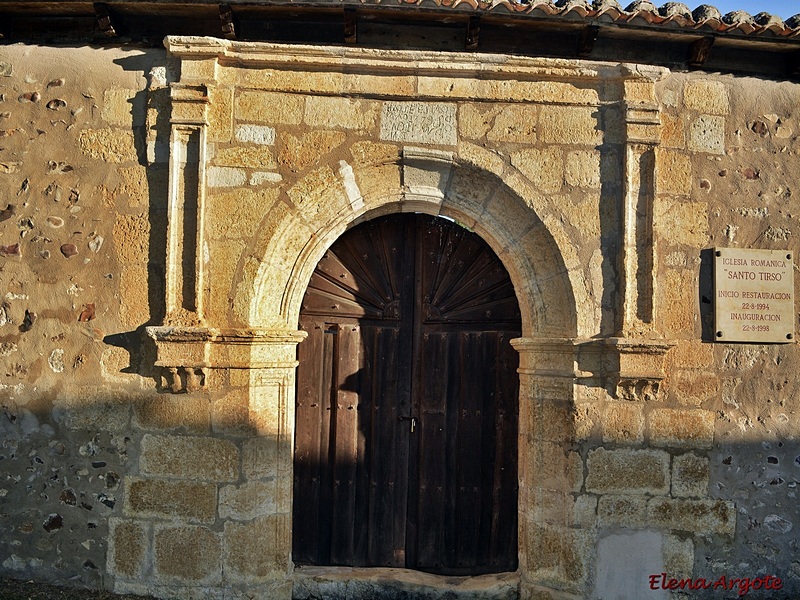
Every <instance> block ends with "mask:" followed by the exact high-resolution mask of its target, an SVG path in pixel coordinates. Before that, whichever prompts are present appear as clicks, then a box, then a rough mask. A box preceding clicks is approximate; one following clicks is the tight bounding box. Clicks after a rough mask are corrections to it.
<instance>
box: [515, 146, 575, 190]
mask: <svg viewBox="0 0 800 600" xmlns="http://www.w3.org/2000/svg"><path fill="white" fill-rule="evenodd" d="M511 164H512V165H513V166H514V167H516V168H517V169H519V171H520V173H522V174H523V175H525V176H526V177H527V178H528V179H529V180H530V182H531V183H532V184H533V185H534V186H536V187H537V188H538V189H539V191H541V192H543V193H546V194H554V193H556V192H558V191H559V190H560V189H561V186H562V185H563V184H564V174H563V160H562V156H561V151H560V150H559V149H557V148H548V149H529V150H520V151H519V152H514V153H512V154H511Z"/></svg>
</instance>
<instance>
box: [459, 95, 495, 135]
mask: <svg viewBox="0 0 800 600" xmlns="http://www.w3.org/2000/svg"><path fill="white" fill-rule="evenodd" d="M498 112H500V107H499V106H497V105H483V104H481V105H475V104H468V103H464V104H460V105H459V107H458V132H459V135H460V136H461V137H463V138H467V139H472V140H474V139H480V138H482V137H483V136H485V135H486V134H487V132H488V131H489V130H490V129H491V128H492V121H493V120H494V118H495V116H496V115H497V113H498Z"/></svg>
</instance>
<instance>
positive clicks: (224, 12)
mask: <svg viewBox="0 0 800 600" xmlns="http://www.w3.org/2000/svg"><path fill="white" fill-rule="evenodd" d="M219 20H220V21H222V37H224V38H225V39H227V40H235V39H236V32H237V31H238V29H239V28H238V26H237V25H238V23H237V19H236V15H235V14H234V12H233V8H232V7H231V5H230V4H220V5H219Z"/></svg>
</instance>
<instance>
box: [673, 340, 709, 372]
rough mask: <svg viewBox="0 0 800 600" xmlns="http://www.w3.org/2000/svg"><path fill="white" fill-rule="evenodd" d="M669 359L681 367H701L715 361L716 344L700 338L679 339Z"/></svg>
mask: <svg viewBox="0 0 800 600" xmlns="http://www.w3.org/2000/svg"><path fill="white" fill-rule="evenodd" d="M667 361H668V362H670V363H671V364H672V365H674V366H675V367H677V368H679V369H701V368H703V367H710V366H711V365H712V364H713V363H714V344H709V343H703V342H701V341H699V340H678V341H677V342H676V344H675V348H674V349H673V350H672V351H671V352H670V353H669V354H668V355H667Z"/></svg>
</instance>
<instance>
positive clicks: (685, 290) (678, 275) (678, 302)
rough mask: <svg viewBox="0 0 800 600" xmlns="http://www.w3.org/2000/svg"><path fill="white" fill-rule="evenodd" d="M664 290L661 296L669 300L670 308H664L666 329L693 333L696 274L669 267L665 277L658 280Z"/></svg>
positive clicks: (674, 331)
mask: <svg viewBox="0 0 800 600" xmlns="http://www.w3.org/2000/svg"><path fill="white" fill-rule="evenodd" d="M656 285H657V286H658V288H659V290H664V291H666V290H669V294H668V295H667V294H666V293H665V292H662V293H661V294H660V295H659V297H660V298H662V301H663V300H668V302H669V304H668V306H666V307H664V308H665V309H668V310H662V311H661V312H662V313H663V315H662V319H663V321H664V329H666V330H667V331H669V332H671V333H673V334H678V333H684V334H686V333H691V332H692V331H693V329H694V316H695V306H696V304H697V300H696V296H697V292H696V289H695V274H694V273H693V272H692V271H690V270H688V269H680V270H679V269H667V271H666V273H665V274H664V275H663V277H661V278H659V281H657V282H656Z"/></svg>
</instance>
